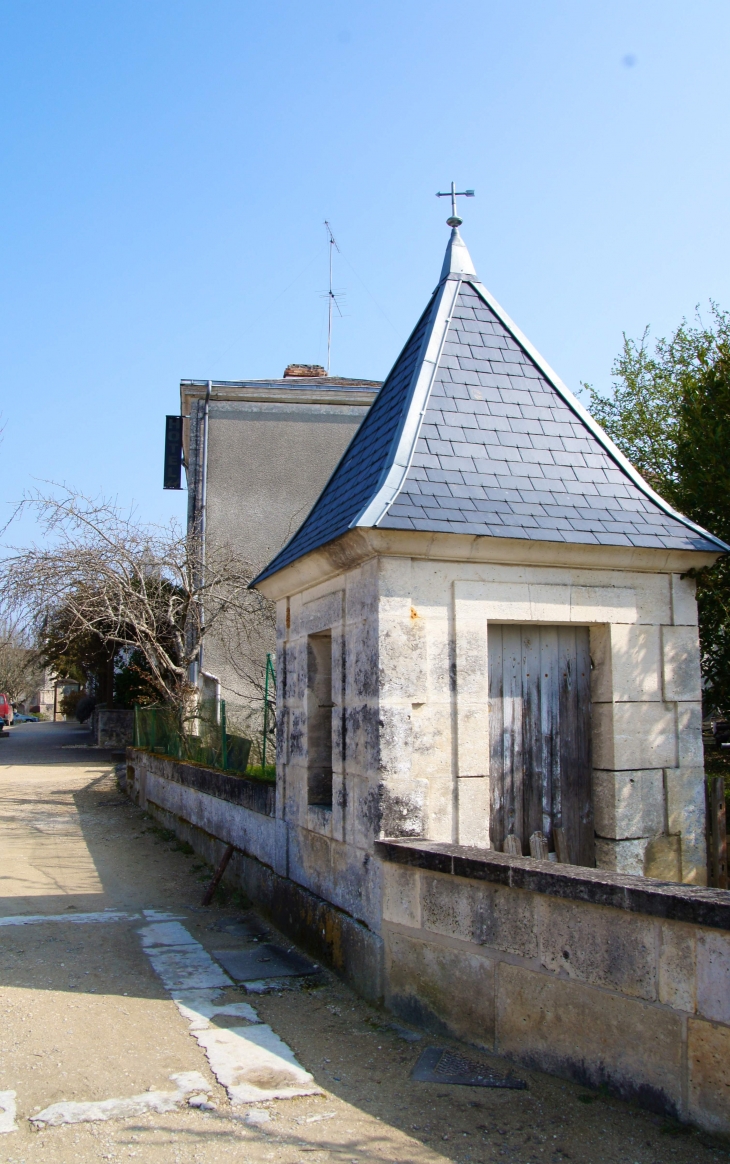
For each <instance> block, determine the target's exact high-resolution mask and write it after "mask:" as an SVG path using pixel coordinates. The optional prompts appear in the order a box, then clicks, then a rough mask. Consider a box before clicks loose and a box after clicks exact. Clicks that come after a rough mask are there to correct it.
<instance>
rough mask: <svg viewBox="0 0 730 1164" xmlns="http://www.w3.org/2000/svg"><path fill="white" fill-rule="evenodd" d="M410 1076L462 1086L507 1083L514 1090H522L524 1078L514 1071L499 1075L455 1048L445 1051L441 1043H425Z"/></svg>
mask: <svg viewBox="0 0 730 1164" xmlns="http://www.w3.org/2000/svg"><path fill="white" fill-rule="evenodd" d="M411 1079H416V1080H418V1081H419V1082H420V1083H452V1084H457V1085H460V1086H462V1087H509V1088H512V1089H513V1090H514V1091H524V1090H525V1088H526V1087H527V1084H526V1083H525V1081H524V1079H517V1077H516V1076H515V1075H512V1074H509V1075H502V1074H501V1073H500V1072H499V1071H493V1070H492V1068H491V1067H487V1066H486V1064H484V1063H476V1062H475V1061H474V1059H467V1057H466V1055H460V1054H459V1053H458V1052H457V1051H447V1050H446V1049H445V1048H444V1047H426V1049H425V1051H423V1052H422V1053H421V1054H420V1055H419V1057H418V1061H417V1063H416V1065H415V1067H414V1068H413V1070H412V1071H411Z"/></svg>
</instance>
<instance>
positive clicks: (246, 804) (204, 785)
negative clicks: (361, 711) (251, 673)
mask: <svg viewBox="0 0 730 1164" xmlns="http://www.w3.org/2000/svg"><path fill="white" fill-rule="evenodd" d="M142 757H144V766H145V767H146V769H147V771H148V772H152V773H154V775H155V776H161V777H162V779H163V780H171V781H172V782H173V783H174V784H183V785H185V787H186V788H194V789H196V790H197V791H198V792H204V793H206V795H208V796H215V797H216V798H217V799H218V800H226V801H228V803H229V804H237V805H239V806H240V807H241V808H248V809H250V810H251V812H258V813H261V815H262V816H275V815H276V785H275V784H269V783H267V782H266V781H263V780H253V779H251V778H247V777H246V776H229V775H228V773H227V772H219V771H218V770H217V769H216V768H202V767H199V766H198V765H197V764H185V763H183V762H182V761H180V760H173V759H172V758H171V757H170V756H162V755H156V754H155V753H154V752H148V751H146V750H145V749H144V748H127V760H128V762H130V763H133V764H139V763H140V760H141V758H142ZM728 896H729V897H730V894H728Z"/></svg>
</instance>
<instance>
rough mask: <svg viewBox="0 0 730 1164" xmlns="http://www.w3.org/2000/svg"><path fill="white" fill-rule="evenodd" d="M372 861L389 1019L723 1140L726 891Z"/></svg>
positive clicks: (466, 854) (524, 864) (476, 863)
mask: <svg viewBox="0 0 730 1164" xmlns="http://www.w3.org/2000/svg"><path fill="white" fill-rule="evenodd" d="M377 850H378V854H379V855H380V856H381V857H382V858H383V859H384V866H383V868H384V893H383V940H384V943H385V995H386V1002H387V1005H388V1006H389V1007H390V1009H392V1010H393V1011H394V1012H395V1013H396V1014H399V1015H400V1016H401V1017H402V1018H404V1019H407V1020H410V1021H413V1022H417V1023H419V1024H421V1025H424V1026H426V1027H427V1028H430V1029H431V1030H433V1031H434V1032H435V1033H447V1034H450V1035H453V1036H456V1037H457V1038H462V1039H465V1040H467V1041H469V1042H472V1043H476V1044H478V1045H480V1046H482V1047H484V1048H485V1049H487V1050H489V1051H494V1052H496V1053H498V1054H502V1055H505V1056H507V1057H508V1058H510V1059H513V1060H515V1061H517V1062H519V1063H523V1064H525V1065H526V1066H530V1067H535V1068H538V1069H540V1070H543V1071H548V1072H550V1073H552V1074H556V1075H562V1076H564V1077H567V1078H571V1079H573V1080H576V1081H578V1082H582V1083H585V1084H587V1085H589V1086H592V1087H598V1086H600V1085H601V1084H607V1085H608V1086H609V1088H610V1089H611V1091H612V1092H613V1093H615V1094H618V1095H621V1096H623V1097H624V1098H627V1099H633V1100H635V1101H637V1102H639V1103H640V1104H641V1105H642V1106H645V1107H649V1108H650V1109H653V1110H655V1111H662V1112H667V1113H670V1114H672V1115H674V1116H675V1117H677V1118H678V1119H680V1120H688V1121H691V1122H692V1123H695V1124H697V1125H699V1126H701V1127H703V1128H706V1129H708V1130H710V1131H714V1132H722V1133H727V1132H729V1131H730V932H728V925H730V893H728V892H725V891H721V890H699V889H695V888H684V887H681V886H676V887H675V888H670V887H668V886H666V885H662V886H657V885H656V883H653V882H651V881H641V880H639V879H637V878H634V877H621V876H620V875H617V874H610V873H600V872H598V871H592V870H591V871H589V870H581V869H578V868H576V867H565V866H560V867H556V866H554V865H552V864H549V863H547V862H531V861H530V860H529V859H526V858H519V857H517V858H514V857H507V856H505V855H502V854H491V853H488V854H483V855H482V856H480V855H479V851H478V850H474V849H472V850H464V849H463V848H460V847H458V846H449V845H438V844H420V843H418V842H390V843H389V842H384V843H382V844H379V845H378V846H377ZM459 873H462V874H464V875H461V876H460V875H459Z"/></svg>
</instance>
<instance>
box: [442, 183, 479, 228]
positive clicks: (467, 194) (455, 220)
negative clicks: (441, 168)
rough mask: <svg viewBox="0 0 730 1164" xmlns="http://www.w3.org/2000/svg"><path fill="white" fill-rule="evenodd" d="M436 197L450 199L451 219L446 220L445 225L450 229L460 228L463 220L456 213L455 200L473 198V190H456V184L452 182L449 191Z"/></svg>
mask: <svg viewBox="0 0 730 1164" xmlns="http://www.w3.org/2000/svg"><path fill="white" fill-rule="evenodd" d="M436 197H437V198H450V199H451V218H447V219H446V225H447V226H451V227H458V226H461V224H462V222H463V221H464V219H463V218H459V215H458V214H457V213H456V199H457V198H473V197H474V191H473V190H457V189H456V183H455V182H452V183H451V189H450V190H448V191H447V192H446V193H444V194H442V193H441V192H439V193H438V194H437V195H436Z"/></svg>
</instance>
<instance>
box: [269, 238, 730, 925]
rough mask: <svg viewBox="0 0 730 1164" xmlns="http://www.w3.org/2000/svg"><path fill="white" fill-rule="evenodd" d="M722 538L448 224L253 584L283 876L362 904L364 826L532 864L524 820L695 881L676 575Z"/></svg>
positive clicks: (689, 586)
mask: <svg viewBox="0 0 730 1164" xmlns="http://www.w3.org/2000/svg"><path fill="white" fill-rule="evenodd" d="M726 548H727V547H725V546H724V545H723V543H721V542H719V541H718V540H717V539H716V538H714V537H713V536H712V535H711V534H709V533H707V532H706V531H704V530H702V529H699V528H698V527H697V526H695V525H694V524H693V523H692V522H691V521H689V520H688V519H687V518H685V517H683V516H681V515H680V514H677V513H675V512H674V511H673V510H672V509H671V508H670V507H669V506H668V505H667V503H666V502H665V501H663V500H662V499H661V498H660V497H658V496H657V495H656V494H655V493H654V492H653V491H652V490H651V488H650V487H649V486H648V485H647V484H646V482H645V481H643V479H642V478H641V477H640V476H639V474H638V473H637V472H636V470H635V469H634V468H633V466H631V465H630V464H629V463H628V461H627V460H626V459H625V458H624V457H623V456H622V454H621V453H620V452H619V451H618V449H616V448H615V446H614V445H613V444H612V442H611V441H610V440H609V439H608V437H607V436H606V435H605V433H604V432H603V431H602V430H601V429H600V428H599V427H598V425H597V424H596V423H595V422H594V421H593V419H592V418H591V417H590V415H589V414H588V413H587V412H586V411H585V409H584V408H582V406H581V405H580V404H579V403H578V401H577V400H575V398H574V397H573V396H572V395H571V394H570V392H569V391H568V390H567V389H566V387H565V386H564V385H563V383H562V382H561V381H560V380H559V379H558V377H557V376H556V375H555V373H554V372H553V371H552V370H551V369H550V368H549V367H548V365H547V364H546V363H545V361H544V360H543V359H542V357H541V356H540V355H539V354H538V353H537V352H536V351H535V349H534V348H533V347H532V345H531V344H530V343H529V341H528V340H527V339H526V338H525V337H524V336H523V335H522V333H521V332H520V331H519V330H518V328H517V327H516V326H515V325H514V323H512V321H511V320H510V319H509V317H508V316H507V315H506V314H505V312H504V311H503V309H502V308H501V307H500V306H499V304H498V303H496V301H495V300H494V298H493V297H492V296H491V295H490V293H489V292H488V291H487V290H486V288H485V287H484V286H483V284H482V283H480V282H479V280H478V278H477V276H476V274H475V271H474V268H473V266H472V262H471V259H470V257H469V254H468V251H467V249H466V247H465V245H464V243H463V241H462V239H461V237H460V235H459V233H458V229H456V228H454V230H453V233H452V237H451V240H450V243H449V246H448V249H447V252H446V258H445V261H444V266H443V270H442V274H441V279H440V282H439V284H438V287H437V288H436V290H435V291H434V293H433V295H432V297H431V299H430V300H429V303H428V305H427V307H426V309H425V311H424V312H423V315H422V316H421V318H420V320H419V321H418V323H417V325H416V327H415V330H414V331H413V333H412V335H411V337H410V339H409V340H408V342H407V344H406V346H405V348H404V349H403V351H402V353H401V355H400V356H399V358H398V360H397V362H396V364H395V366H394V368H393V370H392V371H391V373H390V375H389V376H388V378H387V380H386V381H385V384H384V386H383V389H382V391H381V392H380V394H379V396H378V399H377V401H376V402H375V404H374V405H373V407H372V408H371V410H370V412H369V414H368V416H367V418H366V420H365V421H364V422H363V424H362V426H361V427H360V429H359V431H358V434H357V437H356V438H355V440H353V442H352V444H351V445H350V446H349V448H348V450H347V453H346V455H345V456H344V457H343V459H342V460H341V461H340V464H339V465H338V467H337V470H336V471H335V473H334V474H333V475H332V477H331V478H330V480H329V482H328V484H327V486H326V487H325V489H324V491H323V493H322V494H321V496H320V497H319V499H318V501H317V503H316V505H315V506H314V508H313V509H312V511H311V512H310V514H309V515H308V517H307V518H306V520H305V521H304V523H303V524H302V526H301V528H300V529H299V530H298V531H297V533H296V534H295V536H294V537H293V538H292V539H291V540H290V541H289V542H288V544H287V545H286V546H285V547H284V549H282V550H281V552H280V553H279V554H278V555H277V556H276V557H275V558H274V559H273V561H272V562H271V563H270V565H269V566H267V568H266V569H265V570H264V571H263V572H262V574H261V575H260V577H259V579H258V585H259V587H260V588H261V590H263V592H264V593H265V594H266V595H268V596H269V597H271V598H273V599H275V600H276V602H277V604H278V610H279V646H278V659H279V673H280V676H281V680H282V682H281V685H280V719H281V723H280V733H281V740H280V750H279V760H278V764H279V781H280V804H281V808H280V813H281V816H282V819H283V820H285V821H286V825H287V829H288V830H289V831H290V841H289V844H290V850H291V854H292V856H291V860H292V861H294V862H295V863H298V864H299V865H300V866H301V876H302V877H304V879H305V881H306V882H307V883H310V882H312V881H313V882H314V885H313V887H315V886H316V890H317V892H322V893H324V894H325V896H329V897H330V899H331V897H332V895H333V894H334V896H335V898H337V901H338V904H340V905H341V906H342V908H344V909H348V910H353V911H357V910H361V909H363V908H365V910H366V913H369V911H370V910H371V909H372V910H375V911H376V912H377V911H378V910H379V908H380V884H379V876H380V875H379V872H378V866H377V865H376V864H374V863H372V862H369V861H368V860H367V857H368V855H369V854H370V853H371V851H372V845H373V843H374V841H375V840H376V839H377V838H378V837H379V836H387V837H421V838H428V839H429V840H433V841H448V842H452V843H457V844H466V845H476V846H479V847H482V848H497V849H499V850H502V849H503V848H504V847H505V845H506V846H507V850H508V851H513V852H517V853H522V854H524V855H529V854H530V852H531V849H530V838H531V837H532V836H533V835H534V834H536V833H537V834H540V833H541V834H543V836H544V837H545V838H547V843H548V847H549V850H550V851H551V852H553V851H554V849H555V847H556V844H555V841H556V839H557V838H559V837H561V836H562V837H563V838H564V840H565V852H564V859H569V860H570V861H571V862H572V863H574V864H581V865H586V866H593V865H597V866H598V867H599V868H602V869H610V870H615V871H618V872H624V873H635V874H636V873H638V874H647V875H650V876H659V877H662V878H664V879H667V880H671V881H681V882H685V883H690V884H697V885H702V884H705V882H706V843H705V792H704V775H703V754H702V739H701V718H702V716H701V702H700V668H699V651H698V636H697V610H696V604H695V598H694V583H693V581H692V580H691V579H690V578H688V577H686V572H687V571H688V570H689V569H690V568H692V567H700V566H703V565H706V564H710V563H712V562H714V561H715V560H716V558H717V555H718V553H719V552H721V551H723V550H724V549H726ZM556 830H562V834H561V833H559V832H556ZM335 869H338V870H340V871H341V875H338V876H334V872H333V871H334V870H335ZM345 869H346V870H347V874H346V875H345V874H344V870H345ZM356 902H357V905H356ZM364 903H369V904H368V905H365V904H364Z"/></svg>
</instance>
